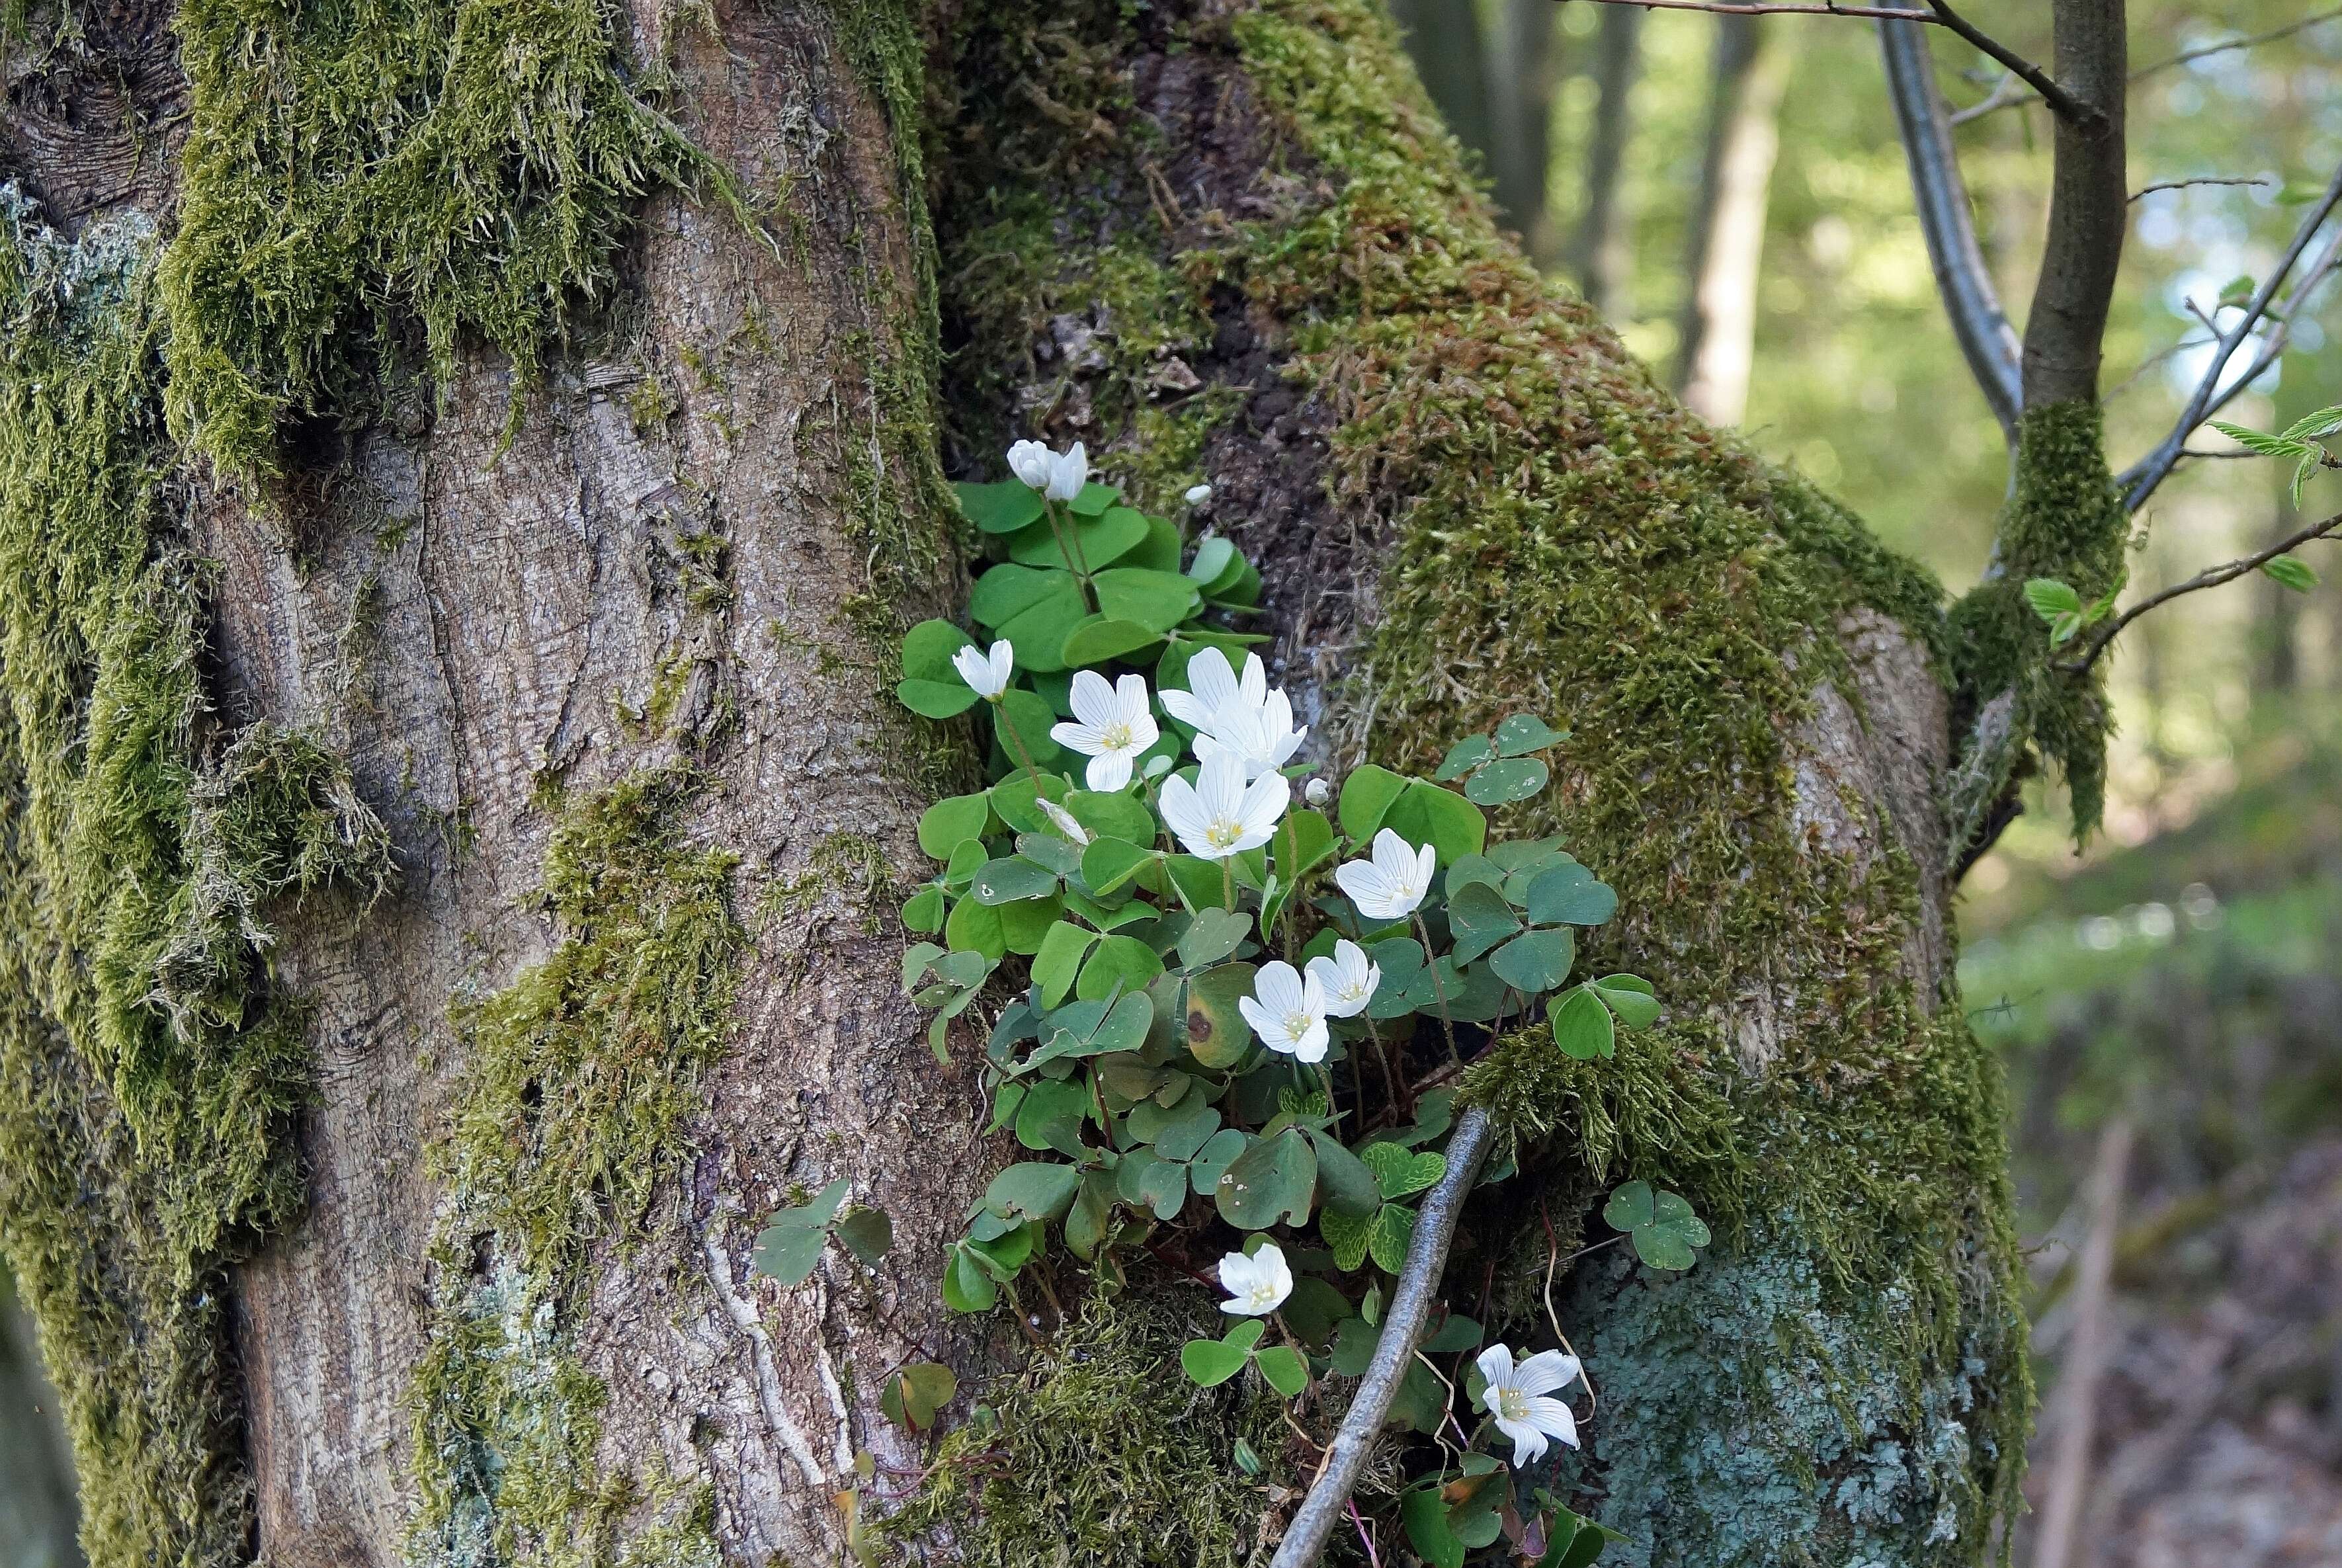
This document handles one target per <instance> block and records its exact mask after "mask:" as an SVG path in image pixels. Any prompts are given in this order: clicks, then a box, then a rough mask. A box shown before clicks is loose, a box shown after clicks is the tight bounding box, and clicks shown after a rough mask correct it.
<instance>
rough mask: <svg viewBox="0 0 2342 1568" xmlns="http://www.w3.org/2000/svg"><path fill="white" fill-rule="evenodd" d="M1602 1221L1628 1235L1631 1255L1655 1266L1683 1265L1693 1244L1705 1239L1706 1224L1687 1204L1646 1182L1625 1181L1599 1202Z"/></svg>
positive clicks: (1688, 1262)
mask: <svg viewBox="0 0 2342 1568" xmlns="http://www.w3.org/2000/svg"><path fill="white" fill-rule="evenodd" d="M1602 1223H1605V1224H1606V1225H1608V1226H1609V1227H1610V1228H1611V1229H1612V1230H1614V1231H1624V1232H1625V1233H1626V1234H1627V1235H1628V1236H1629V1237H1631V1238H1632V1240H1633V1242H1634V1246H1635V1255H1636V1256H1637V1257H1639V1258H1641V1259H1642V1260H1643V1261H1644V1262H1645V1263H1648V1264H1649V1265H1650V1266H1651V1267H1653V1268H1655V1269H1687V1268H1689V1267H1691V1265H1692V1262H1693V1251H1694V1249H1695V1248H1698V1247H1704V1246H1706V1245H1707V1243H1708V1233H1707V1226H1706V1224H1705V1223H1702V1222H1701V1220H1700V1218H1699V1216H1698V1215H1696V1214H1695V1213H1692V1207H1691V1204H1689V1203H1686V1202H1685V1201H1684V1199H1683V1198H1681V1197H1680V1196H1678V1195H1677V1194H1676V1193H1669V1192H1662V1191H1655V1190H1654V1189H1653V1188H1652V1186H1651V1184H1650V1183H1648V1182H1628V1183H1626V1185H1625V1186H1622V1187H1620V1188H1619V1189H1618V1190H1617V1191H1616V1192H1615V1193H1611V1194H1610V1201H1609V1202H1608V1203H1605V1204H1603V1206H1602Z"/></svg>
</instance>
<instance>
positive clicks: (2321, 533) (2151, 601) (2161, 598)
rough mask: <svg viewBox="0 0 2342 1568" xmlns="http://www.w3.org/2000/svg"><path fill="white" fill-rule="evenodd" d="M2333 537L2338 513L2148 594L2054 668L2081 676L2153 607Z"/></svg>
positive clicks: (2339, 524) (2339, 525)
mask: <svg viewBox="0 0 2342 1568" xmlns="http://www.w3.org/2000/svg"><path fill="white" fill-rule="evenodd" d="M2337 533H2342V512H2337V513H2336V514H2334V515H2333V516H2331V517H2328V518H2327V519H2326V521H2325V522H2323V523H2312V524H2310V525H2309V526H2308V527H2307V528H2302V529H2297V530H2296V531H2295V532H2293V533H2291V534H2287V535H2286V536H2285V537H2284V538H2282V539H2280V540H2278V541H2277V543H2276V544H2271V545H2269V546H2268V547H2267V549H2264V550H2256V551H2254V552H2253V553H2252V554H2249V555H2240V556H2238V557H2237V559H2236V560H2234V561H2230V562H2227V563H2225V564H2221V565H2218V566H2212V567H2208V568H2207V569H2206V570H2204V571H2201V572H2198V573H2197V574H2196V575H2194V576H2193V577H2190V578H2188V579H2187V581H2186V582H2185V583H2175V584H2172V585H2171V586H2170V587H2168V588H2166V589H2165V590H2163V592H2162V593H2160V594H2150V595H2149V596H2147V598H2144V599H2141V600H2140V601H2139V602H2138V603H2137V604H2133V605H2132V606H2131V607H2130V608H2129V609H2127V610H2125V611H2124V612H2123V613H2122V614H2119V615H2117V616H2116V617H2115V618H2114V619H2113V620H2111V621H2108V622H2107V624H2105V625H2104V626H2101V627H2100V628H2098V630H2097V632H2096V633H2095V634H2092V635H2091V638H2090V640H2089V641H2088V642H2087V644H2083V647H2082V650H2081V652H2080V654H2078V655H2077V656H2076V657H2075V658H2072V659H2068V660H2067V661H2066V663H2064V664H2060V665H2058V666H2057V667H2058V668H2059V669H2060V670H2063V671H2065V672H2066V673H2067V674H2074V675H2078V674H2083V673H2084V672H2085V671H2087V669H2089V667H2090V666H2091V665H2092V664H2096V663H2097V661H2098V655H2099V654H2103V653H2105V652H2106V651H2107V644H2110V643H2112V642H2113V641H2114V640H2115V634H2117V632H2120V631H2121V630H2122V629H2123V628H2124V627H2125V626H2127V625H2129V624H2131V623H2132V622H2133V621H2136V620H2137V619H2138V618H2139V617H2140V616H2141V615H2144V614H2147V612H2148V611H2149V610H2152V609H2154V608H2155V607H2156V606H2157V604H2168V603H2170V602H2171V601H2172V600H2174V599H2177V597H2179V595H2180V594H2194V593H2197V592H2199V591H2200V590H2202V589H2205V588H2217V587H2218V586H2219V585H2220V584H2223V583H2233V582H2235V581H2236V580H2237V578H2239V577H2241V576H2243V575H2244V574H2246V573H2247V572H2250V571H2253V570H2255V569H2256V568H2257V567H2260V566H2264V565H2267V564H2268V563H2269V562H2271V561H2274V560H2276V559H2277V557H2278V556H2279V555H2282V554H2285V553H2286V552H2287V550H2290V549H2293V548H2294V547H2295V546H2297V545H2300V544H2308V543H2309V542H2310V541H2311V540H2313V539H2324V538H2328V537H2331V536H2332V535H2334V534H2337Z"/></svg>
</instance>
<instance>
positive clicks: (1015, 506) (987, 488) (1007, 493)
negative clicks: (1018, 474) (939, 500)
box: [952, 479, 1042, 534]
mask: <svg viewBox="0 0 2342 1568" xmlns="http://www.w3.org/2000/svg"><path fill="white" fill-rule="evenodd" d="M952 489H953V490H954V491H956V493H957V494H958V495H959V509H960V511H961V512H962V513H964V514H966V517H967V520H968V521H969V522H971V523H973V524H976V527H978V528H979V529H982V530H983V531H984V532H985V533H986V534H1014V533H1016V530H1018V529H1019V528H1022V527H1024V526H1025V525H1026V524H1028V523H1030V522H1032V521H1033V520H1034V519H1035V518H1036V517H1038V516H1040V515H1041V509H1042V503H1041V493H1040V492H1039V491H1037V490H1036V489H1034V488H1033V487H1032V486H1030V485H1028V484H1025V483H1024V482H1023V481H1022V480H1017V479H1002V480H997V481H996V482H994V483H992V484H969V483H967V482H966V481H961V482H960V483H958V484H954V485H953V486H952Z"/></svg>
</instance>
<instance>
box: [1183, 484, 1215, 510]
mask: <svg viewBox="0 0 2342 1568" xmlns="http://www.w3.org/2000/svg"><path fill="white" fill-rule="evenodd" d="M1211 498H1212V487H1211V486H1210V485H1208V484H1190V485H1189V486H1187V495H1186V501H1187V504H1188V505H1190V506H1201V505H1202V504H1204V503H1205V502H1206V501H1209V500H1210V499H1211Z"/></svg>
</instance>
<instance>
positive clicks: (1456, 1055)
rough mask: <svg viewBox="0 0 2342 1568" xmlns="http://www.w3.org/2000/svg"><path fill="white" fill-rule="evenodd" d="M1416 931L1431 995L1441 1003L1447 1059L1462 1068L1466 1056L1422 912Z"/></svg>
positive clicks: (1416, 923) (1417, 916)
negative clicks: (1459, 1047) (1459, 1043)
mask: <svg viewBox="0 0 2342 1568" xmlns="http://www.w3.org/2000/svg"><path fill="white" fill-rule="evenodd" d="M1415 931H1416V935H1418V936H1420V937H1422V938H1423V961H1424V962H1425V963H1426V964H1429V965H1430V966H1431V994H1432V996H1433V997H1434V998H1435V999H1436V1000H1437V1002H1438V1003H1439V1027H1440V1029H1441V1030H1442V1031H1443V1032H1445V1033H1446V1036H1447V1059H1448V1060H1449V1061H1450V1062H1453V1063H1455V1064H1456V1065H1457V1066H1458V1067H1461V1066H1462V1065H1463V1064H1464V1054H1463V1053H1462V1052H1460V1051H1458V1050H1457V1049H1456V1023H1455V1020H1453V1019H1451V1018H1449V1017H1448V1016H1447V988H1446V986H1444V985H1442V984H1440V983H1439V960H1438V959H1436V958H1435V957H1434V956H1432V952H1431V927H1429V926H1427V925H1426V924H1424V923H1423V912H1422V911H1421V910H1417V911H1416V914H1415Z"/></svg>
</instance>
